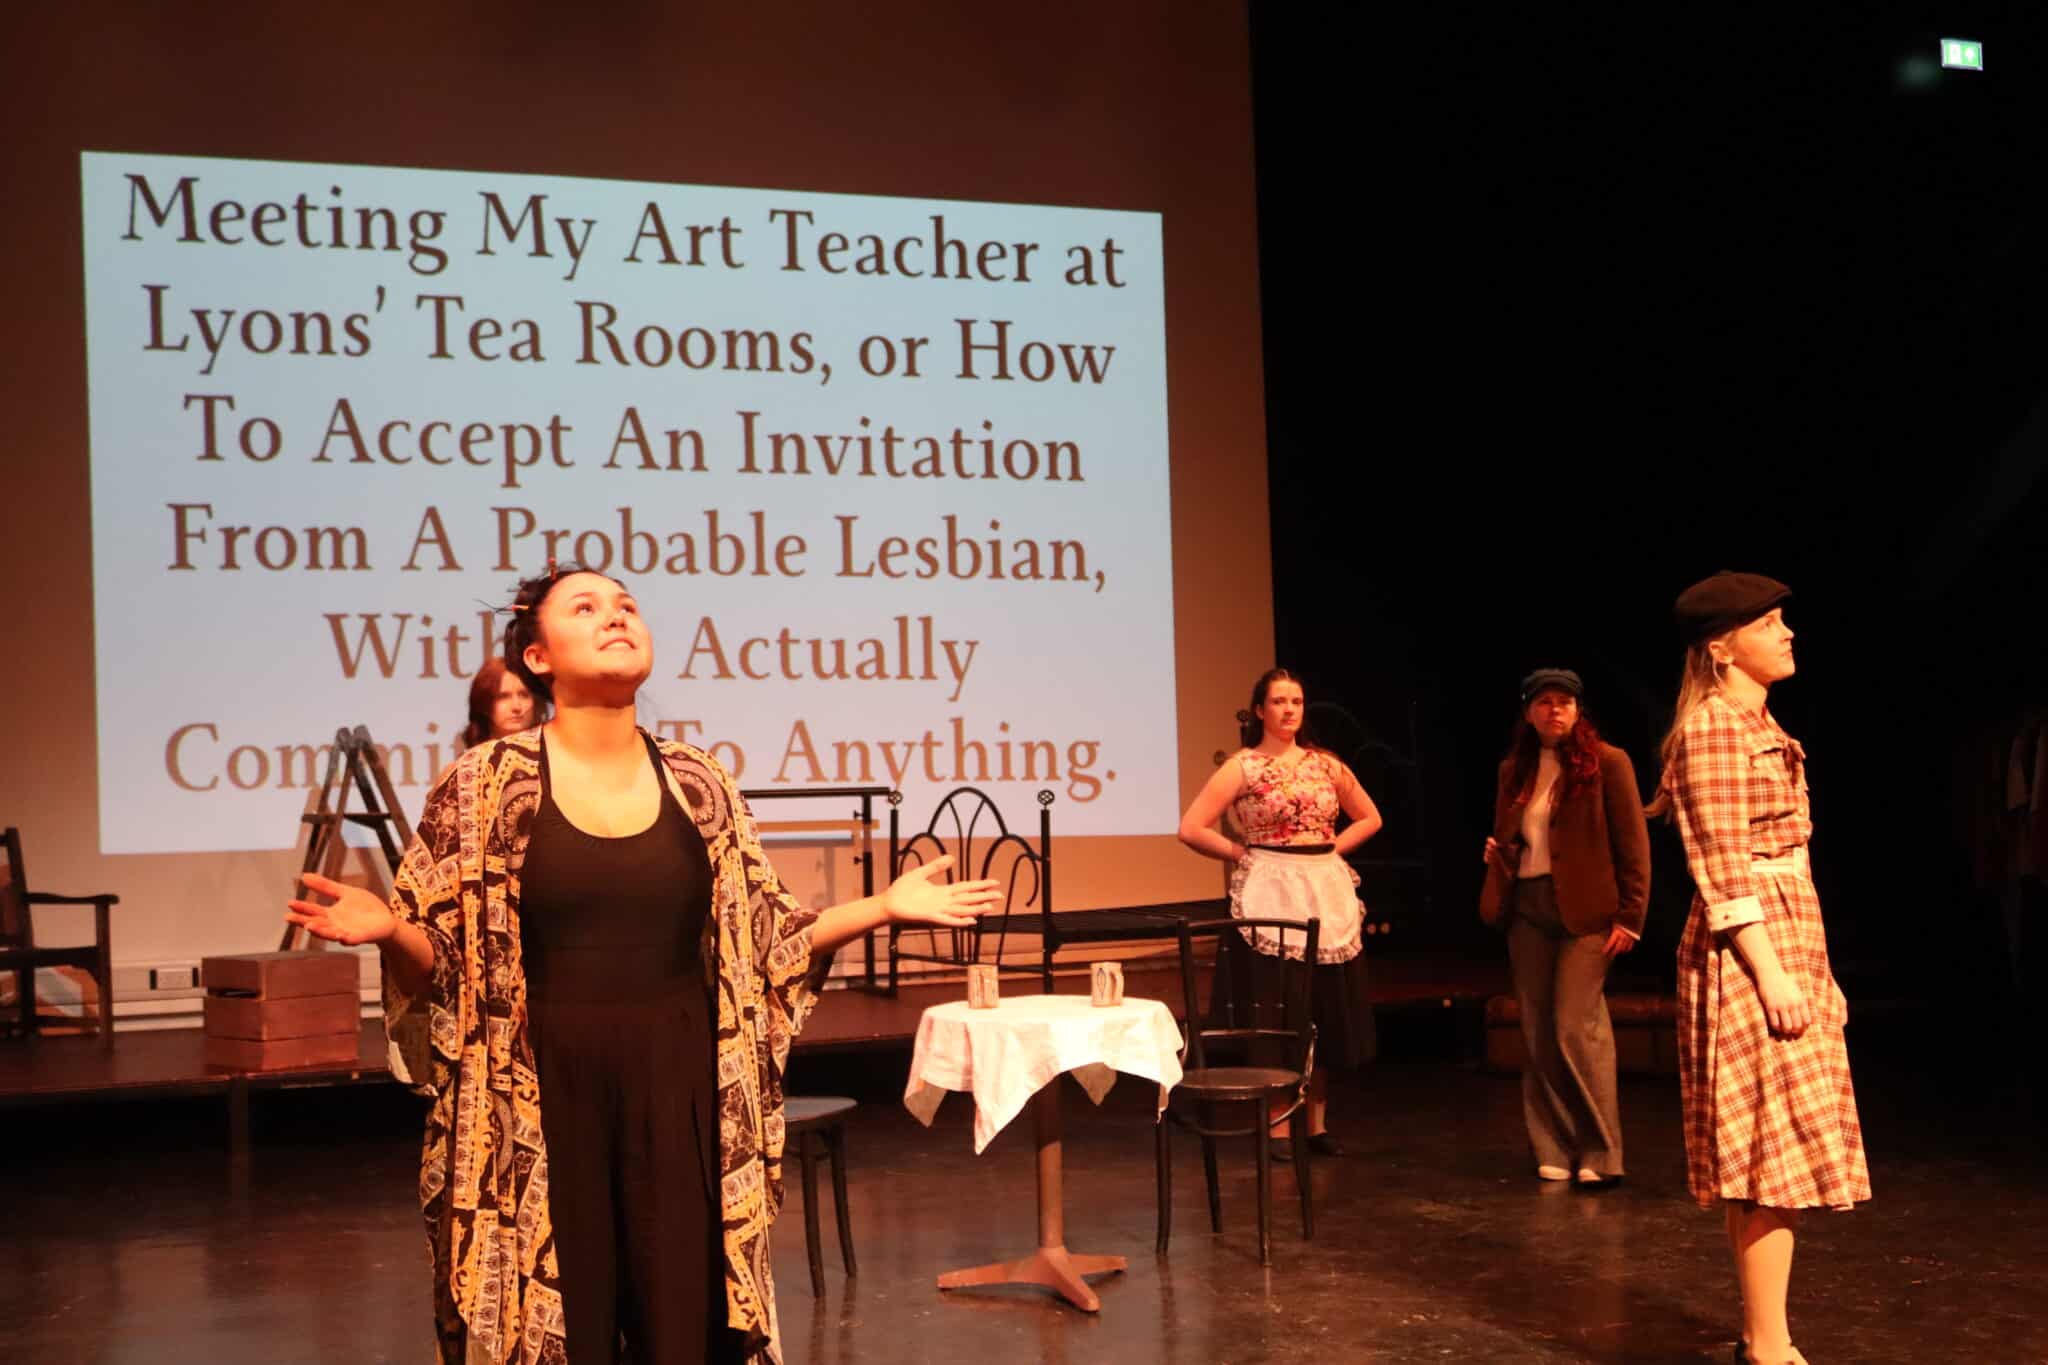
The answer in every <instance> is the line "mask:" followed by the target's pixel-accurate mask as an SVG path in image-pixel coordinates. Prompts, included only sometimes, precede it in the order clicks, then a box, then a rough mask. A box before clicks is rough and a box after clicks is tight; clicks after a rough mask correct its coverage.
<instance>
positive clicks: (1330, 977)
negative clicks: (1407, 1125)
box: [1180, 668, 1380, 1161]
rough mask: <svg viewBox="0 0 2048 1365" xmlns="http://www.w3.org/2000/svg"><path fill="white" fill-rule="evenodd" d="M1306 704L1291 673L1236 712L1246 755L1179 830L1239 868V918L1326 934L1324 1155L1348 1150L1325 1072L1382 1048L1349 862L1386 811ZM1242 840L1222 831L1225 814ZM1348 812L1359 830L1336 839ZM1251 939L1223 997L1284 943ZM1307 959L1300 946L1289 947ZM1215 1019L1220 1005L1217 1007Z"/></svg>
mask: <svg viewBox="0 0 2048 1365" xmlns="http://www.w3.org/2000/svg"><path fill="white" fill-rule="evenodd" d="M1304 705H1305V698H1304V697H1303V694H1302V690H1301V683H1300V681H1299V680H1297V679H1296V678H1295V677H1294V675H1293V674H1291V673H1289V672H1288V671H1287V670H1286V669H1284V668H1276V669H1273V670H1271V671H1270V672H1268V673H1266V674H1264V675H1263V676H1261V677H1260V678H1259V680H1258V682H1257V683H1255V684H1253V686H1252V704H1251V709H1250V710H1249V711H1240V712H1238V713H1237V717H1238V724H1239V727H1240V733H1239V738H1240V739H1241V740H1242V741H1243V744H1244V747H1243V748H1241V749H1239V750H1238V751H1237V752H1236V753H1235V754H1233V755H1231V757H1230V758H1229V759H1228V760H1227V761H1226V762H1225V763H1224V764H1223V766H1222V767H1220V768H1218V769H1217V770H1216V772H1215V774H1214V775H1213V776H1212V777H1210V779H1209V781H1208V782H1207V784H1205V785H1204V786H1203V788H1202V790H1201V792H1200V793H1199V794H1198V795H1197V796H1196V797H1195V801H1194V804H1193V805H1191V806H1189V807H1188V809H1187V813H1186V814H1185V815H1183V816H1182V817H1181V821H1180V841H1181V842H1182V843H1184V844H1186V845H1187V846H1188V847H1189V848H1191V849H1193V850H1195V852H1197V853H1201V854H1204V855H1206V856H1208V857H1211V858H1217V859H1220V860H1222V861H1223V862H1226V863H1228V864H1230V868H1231V873H1230V912H1231V914H1232V915H1234V916H1236V917H1237V918H1239V919H1295V920H1302V921H1304V922H1305V921H1307V920H1308V919H1309V918H1311V917H1313V918H1315V919H1316V920H1317V921H1318V922H1319V925H1320V928H1319V930H1318V940H1319V941H1318V943H1317V945H1316V965H1315V971H1314V974H1313V977H1312V983H1313V984H1312V991H1311V1009H1312V1013H1313V1017H1314V1019H1315V1024H1316V1062H1317V1066H1316V1069H1315V1071H1314V1073H1313V1074H1312V1075H1311V1077H1310V1080H1309V1105H1308V1127H1309V1147H1310V1149H1311V1150H1313V1151H1315V1152H1318V1153H1320V1154H1322V1155H1325V1156H1335V1155H1338V1154H1340V1153H1341V1151H1342V1148H1341V1147H1339V1145H1338V1144H1337V1141H1336V1139H1335V1138H1333V1137H1331V1136H1330V1133H1329V1129H1328V1126H1327V1119H1326V1115H1325V1106H1326V1100H1327V1098H1328V1095H1329V1084H1328V1068H1329V1064H1330V1063H1332V1062H1334V1063H1336V1064H1337V1065H1339V1066H1357V1065H1360V1064H1361V1063H1364V1062H1368V1061H1370V1060H1372V1057H1373V1053H1374V1050H1375V1040H1374V1034H1373V1019H1372V1005H1371V1001H1370V999H1369V998H1368V996H1367V994H1366V977H1365V958H1364V957H1363V956H1362V955H1361V954H1362V952H1363V948H1364V937H1363V936H1364V920H1365V907H1364V906H1363V905H1362V904H1361V903H1360V902H1359V899H1358V874H1357V873H1355V872H1353V871H1352V870H1351V868H1350V866H1349V865H1348V864H1346V863H1345V861H1344V858H1345V855H1346V854H1348V853H1350V852H1352V851H1353V850H1355V849H1356V848H1358V846H1359V845H1361V844H1363V843H1364V842H1365V841H1366V840H1368V839H1370V838H1372V836H1373V835H1375V834H1377V833H1378V832H1379V828H1380V813H1379V811H1378V809H1377V808H1375V807H1374V805H1373V803H1372V798H1371V797H1370V796H1367V795H1366V794H1365V788H1363V787H1361V786H1360V785H1359V784H1358V779H1357V778H1356V777H1355V776H1353V775H1352V772H1351V769H1350V768H1348V767H1346V766H1345V765H1344V764H1343V763H1342V762H1341V761H1339V760H1338V758H1337V756H1336V755H1334V754H1332V753H1331V752H1330V751H1329V750H1327V749H1320V748H1317V747H1316V746H1315V745H1314V743H1313V742H1311V741H1308V740H1306V739H1305V738H1304V736H1303V733H1302V719H1303V710H1304ZM1226 810H1227V811H1229V812H1230V816H1231V820H1232V823H1234V824H1235V825H1236V826H1237V829H1238V832H1239V834H1240V835H1241V836H1242V838H1243V842H1242V843H1240V842H1238V841H1237V840H1236V839H1232V838H1231V837H1230V836H1228V835H1226V834H1223V833H1221V832H1219V831H1218V830H1216V829H1215V828H1214V826H1215V824H1216V822H1217V821H1218V820H1219V819H1220V818H1221V817H1222V815H1223V813H1224V812H1225V811H1226ZM1340 811H1341V812H1342V813H1343V814H1344V815H1345V816H1347V817H1348V818H1349V819H1350V821H1351V823H1350V824H1348V825H1346V826H1345V827H1344V830H1343V832H1342V833H1339V832H1338V831H1337V815H1338V813H1339V812H1340ZM1239 933H1240V934H1241V935H1242V942H1234V941H1233V939H1232V936H1228V935H1226V936H1225V938H1224V939H1223V940H1222V946H1221V947H1220V948H1219V950H1218V951H1219V953H1220V954H1223V956H1222V957H1221V958H1220V959H1219V961H1218V964H1217V972H1216V983H1217V991H1218V992H1221V991H1223V990H1224V989H1225V988H1226V987H1227V984H1228V982H1229V981H1230V980H1231V979H1232V978H1233V976H1234V975H1235V973H1234V972H1233V971H1231V970H1230V967H1231V963H1230V961H1229V954H1231V953H1241V952H1243V951H1244V950H1245V948H1246V946H1249V947H1250V948H1251V949H1252V950H1254V951H1255V952H1256V953H1257V954H1258V955H1259V956H1258V957H1255V958H1254V959H1253V962H1252V966H1253V968H1254V969H1255V970H1256V969H1257V968H1258V967H1259V966H1260V965H1261V960H1262V959H1263V960H1265V961H1271V960H1273V959H1276V958H1277V957H1278V955H1279V953H1280V944H1279V942H1278V941H1277V939H1276V938H1275V936H1274V935H1273V934H1272V932H1271V931H1270V930H1266V929H1249V930H1240V931H1239ZM1288 948H1289V951H1290V955H1291V956H1296V957H1298V956H1300V953H1301V940H1300V939H1298V938H1297V939H1293V940H1290V942H1289V944H1288ZM1211 1008H1212V1010H1213V1009H1214V1008H1215V1001H1213V1000H1212V1002H1211ZM1269 1137H1270V1139H1271V1141H1272V1151H1273V1156H1274V1158H1275V1159H1276V1160H1280V1161H1286V1160H1290V1159H1291V1156H1292V1152H1291V1150H1290V1147H1289V1144H1288V1143H1287V1142H1286V1141H1285V1137H1286V1132H1285V1130H1284V1128H1276V1129H1275V1130H1273V1132H1272V1133H1271V1134H1270V1135H1269Z"/></svg>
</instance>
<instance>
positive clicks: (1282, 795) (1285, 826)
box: [1230, 749, 1349, 844]
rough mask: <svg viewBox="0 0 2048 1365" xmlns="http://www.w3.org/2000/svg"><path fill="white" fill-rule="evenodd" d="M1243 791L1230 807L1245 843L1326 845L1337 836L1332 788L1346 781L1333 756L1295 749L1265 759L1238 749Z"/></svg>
mask: <svg viewBox="0 0 2048 1365" xmlns="http://www.w3.org/2000/svg"><path fill="white" fill-rule="evenodd" d="M1234 761H1235V762H1236V763H1238V764H1239V765H1241V766H1242V767H1243V769H1244V791H1243V792H1241V793H1239V795H1238V798H1237V799H1236V800H1235V801H1233V802H1231V803H1230V816H1231V819H1232V820H1234V821H1235V822H1236V823H1237V827H1238V829H1239V831H1240V832H1241V833H1242V835H1243V838H1244V841H1245V843H1247V844H1327V843H1329V842H1330V841H1331V840H1333V839H1335V838H1336V837H1337V815H1338V813H1339V811H1340V809H1341V807H1339V805H1338V803H1337V789H1338V787H1339V786H1340V785H1342V783H1343V781H1344V779H1345V778H1346V777H1347V776H1349V773H1348V772H1347V770H1346V769H1345V767H1344V765H1343V764H1342V763H1341V762H1339V761H1338V759H1337V757H1336V756H1335V755H1334V754H1330V753H1326V752H1324V751H1323V750H1321V749H1300V750H1297V751H1295V752H1294V753H1292V754H1288V755H1283V756H1281V757H1279V758H1270V757H1268V756H1267V755H1265V754H1262V753H1260V752H1258V751H1257V750H1256V749H1240V750H1238V752H1237V755H1236V757H1235V759H1234Z"/></svg>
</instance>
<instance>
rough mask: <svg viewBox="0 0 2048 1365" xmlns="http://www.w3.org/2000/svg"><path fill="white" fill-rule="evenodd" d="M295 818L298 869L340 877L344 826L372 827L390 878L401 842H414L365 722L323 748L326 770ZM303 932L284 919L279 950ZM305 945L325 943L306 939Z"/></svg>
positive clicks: (337, 734)
mask: <svg viewBox="0 0 2048 1365" xmlns="http://www.w3.org/2000/svg"><path fill="white" fill-rule="evenodd" d="M351 788H353V789H354V790H355V792H356V793H357V795H358V796H359V797H360V799H361V801H362V809H361V810H350V809H348V799H349V791H350V789H351ZM299 821H300V823H301V824H302V825H304V826H306V856H305V858H304V860H303V861H302V862H301V863H300V866H299V871H300V872H302V873H305V872H318V873H321V874H322V875H324V876H328V877H338V876H339V875H340V874H341V871H342V862H343V859H345V858H346V857H347V854H348V843H347V841H346V840H344V839H343V838H342V837H341V834H342V829H343V827H344V826H346V825H360V826H362V827H364V828H366V829H369V830H373V831H375V833H376V835H377V842H378V844H379V845H380V846H381V847H382V848H383V850H384V862H385V865H386V866H387V867H388V868H389V869H390V871H391V874H392V875H393V876H394V877H395V876H397V875H398V860H399V858H400V857H401V856H403V855H404V852H405V846H406V845H407V844H409V843H411V842H412V829H411V827H410V826H408V825H407V824H406V823H405V812H404V811H402V810H400V809H399V806H398V792H397V791H396V789H394V788H393V787H392V785H391V773H390V770H389V769H387V768H386V767H385V766H384V756H383V755H382V754H381V753H379V752H378V751H377V746H376V744H375V743H374V742H373V741H372V740H371V739H370V732H369V730H368V728H367V727H365V726H361V725H358V726H356V727H355V729H353V730H350V729H348V728H346V727H344V728H342V729H340V730H336V731H335V732H334V747H333V748H332V749H330V750H328V752H327V771H326V774H325V776H324V777H322V779H321V782H320V789H319V791H318V792H316V793H315V794H314V797H313V802H312V808H311V809H309V810H308V811H307V812H306V813H305V814H304V815H301V816H300V817H299ZM294 885H295V890H294V894H296V884H294ZM303 932H304V931H303V930H301V929H300V928H299V926H297V925H296V924H287V925H286V926H285V929H284V938H283V940H282V941H281V942H279V944H278V945H277V948H278V951H279V952H289V951H291V950H292V949H294V948H296V947H298V946H299V942H300V938H301V935H302V934H303ZM307 946H309V947H315V948H318V947H324V946H325V945H324V944H321V943H318V942H310V941H309V942H308V944H307Z"/></svg>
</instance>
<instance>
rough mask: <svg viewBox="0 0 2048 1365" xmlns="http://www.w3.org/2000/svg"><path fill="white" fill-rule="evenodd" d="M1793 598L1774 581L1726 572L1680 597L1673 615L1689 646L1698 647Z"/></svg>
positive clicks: (1691, 588)
mask: <svg viewBox="0 0 2048 1365" xmlns="http://www.w3.org/2000/svg"><path fill="white" fill-rule="evenodd" d="M1791 595H1792V589H1790V588H1788V587H1786V586H1785V585H1784V584H1783V583H1780V582H1779V581H1778V580H1777V579H1775V578H1766V577H1764V576H1763V575H1762V574H1760V573H1730V572H1729V571H1728V570H1726V569H1723V570H1721V572H1719V573H1717V574H1715V575H1714V576H1713V577H1712V578H1703V579H1701V580H1700V581H1699V582H1697V583H1695V584H1693V585H1692V586H1691V587H1689V588H1687V589H1686V590H1685V591H1684V592H1682V593H1680V594H1678V601H1677V602H1676V603H1674V604H1673V605H1672V609H1671V614H1672V616H1674V617H1675V618H1676V619H1677V621H1678V628H1679V630H1680V631H1682V632H1683V633H1684V635H1685V639H1686V643H1688V644H1696V643H1698V642H1699V641H1701V640H1711V639H1712V638H1714V637H1715V636H1716V635H1723V634H1726V633H1727V632H1728V631H1731V630H1734V629H1736V628H1737V627H1740V626H1746V625H1748V624H1749V623H1750V622H1751V621H1754V620H1756V618H1757V617H1759V616H1762V615H1763V614H1764V613H1766V612H1768V611H1769V610H1770V609H1771V608H1772V607H1775V606H1777V605H1778V604H1779V603H1780V602H1783V601H1784V600H1785V599H1786V598H1788V597H1790V596H1791Z"/></svg>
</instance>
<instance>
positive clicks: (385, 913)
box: [284, 872, 398, 947]
mask: <svg viewBox="0 0 2048 1365" xmlns="http://www.w3.org/2000/svg"><path fill="white" fill-rule="evenodd" d="M299 880H300V881H301V882H304V883H305V885H306V889H307V890H308V891H317V892H319V893H320V894H321V895H323V896H331V897H333V899H334V904H332V905H315V904H313V903H312V902H311V901H305V900H295V901H288V902H286V903H287V904H288V905H289V906H290V907H291V908H290V909H289V910H286V911H285V915H284V917H285V918H286V919H288V920H290V921H291V922H292V923H293V924H296V925H298V926H299V927H300V928H302V929H304V930H305V931H306V932H307V933H309V934H313V935H315V936H316V937H319V938H324V939H327V940H329V941H330V942H333V943H345V944H348V945H349V946H350V947H354V946H355V945H356V944H359V943H382V942H384V941H385V940H386V939H388V938H390V937H391V935H392V934H393V933H394V932H395V931H396V930H397V928H398V917H397V916H396V915H394V914H392V913H391V907H390V906H389V905H387V904H385V903H384V901H383V899H382V898H381V897H378V896H374V895H372V894H371V893H369V892H368V891H365V890H363V889H362V888H361V887H360V886H349V885H347V884H346V883H343V882H338V881H335V880H334V879H333V878H331V877H323V876H321V875H320V874H319V873H317V872H307V873H303V874H301V875H300V877H299Z"/></svg>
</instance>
